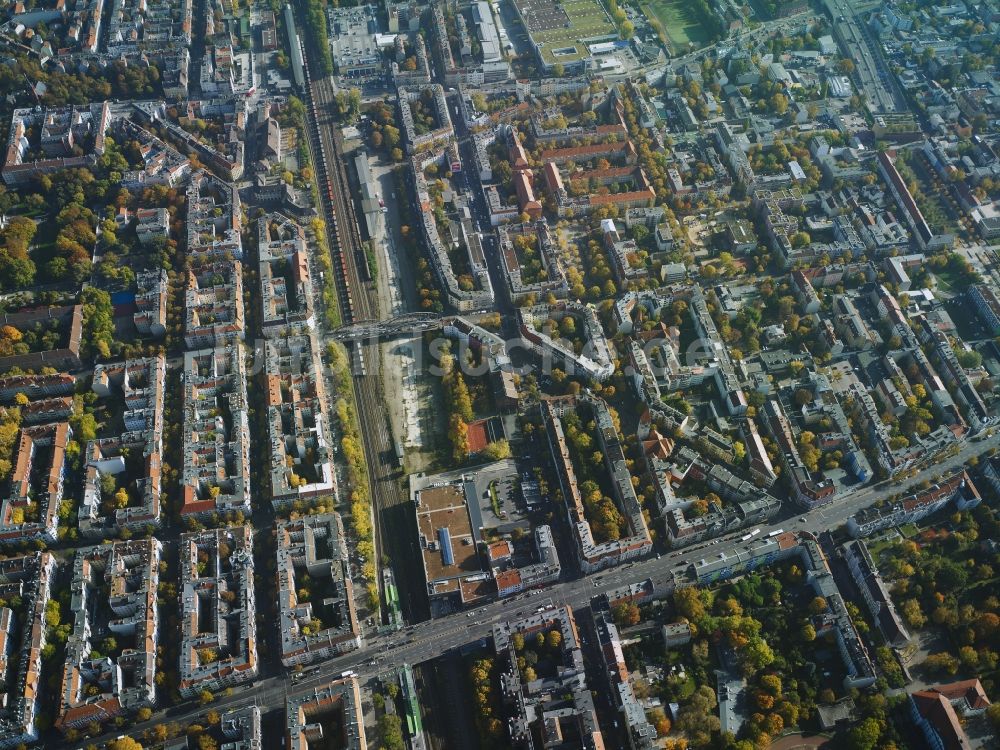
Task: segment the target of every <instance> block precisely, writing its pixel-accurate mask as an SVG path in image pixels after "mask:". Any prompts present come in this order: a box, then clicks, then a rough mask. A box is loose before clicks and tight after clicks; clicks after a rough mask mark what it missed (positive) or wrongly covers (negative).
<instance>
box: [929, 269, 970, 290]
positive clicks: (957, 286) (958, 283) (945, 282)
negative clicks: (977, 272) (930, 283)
mask: <svg viewBox="0 0 1000 750" xmlns="http://www.w3.org/2000/svg"><path fill="white" fill-rule="evenodd" d="M931 273H932V274H933V276H934V278H935V279H936V280H937V283H938V286H939V287H940V288H941V289H943V290H944V291H946V292H951V293H952V294H960V293H961V292H964V291H965V288H964V285H963V283H962V280H961V278H960V277H959V275H958V274H957V273H955V272H954V271H951V270H950V269H947V268H942V269H940V270H938V269H935V270H934V271H932V272H931Z"/></svg>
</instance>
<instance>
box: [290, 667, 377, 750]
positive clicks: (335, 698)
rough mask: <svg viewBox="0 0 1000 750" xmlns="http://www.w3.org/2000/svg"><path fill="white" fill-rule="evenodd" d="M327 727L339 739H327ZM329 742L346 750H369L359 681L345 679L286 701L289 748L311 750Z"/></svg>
mask: <svg viewBox="0 0 1000 750" xmlns="http://www.w3.org/2000/svg"><path fill="white" fill-rule="evenodd" d="M324 727H328V728H336V729H337V733H338V734H339V736H335V737H324V735H323V730H324ZM320 740H326V741H327V742H329V743H331V744H332V745H333V746H335V747H337V748H342V749H343V750H365V748H367V747H368V742H367V740H366V738H365V717H364V710H363V706H362V704H361V687H360V685H359V684H358V679H357V678H356V677H342V678H340V679H338V680H333V681H332V682H328V683H326V684H323V685H320V686H318V687H315V688H311V689H309V690H307V691H302V692H300V693H292V694H289V695H288V697H287V698H285V747H286V748H287V750H309V748H310V747H315V746H316V744H317V742H319V741H320Z"/></svg>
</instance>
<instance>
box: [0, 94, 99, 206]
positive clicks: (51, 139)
mask: <svg viewBox="0 0 1000 750" xmlns="http://www.w3.org/2000/svg"><path fill="white" fill-rule="evenodd" d="M110 119H111V106H110V102H99V103H96V104H87V105H82V106H76V105H73V106H69V107H50V108H40V107H36V108H30V109H28V108H26V109H15V110H14V113H13V115H12V116H11V124H10V137H9V139H8V140H7V149H6V155H5V158H4V163H3V170H2V171H3V180H4V182H5V183H6V184H7V185H8V186H17V185H25V184H27V183H29V182H31V181H32V180H34V179H36V178H37V177H40V176H42V175H45V174H51V173H52V172H57V171H59V170H62V169H73V168H77V167H90V166H93V165H94V164H95V163H96V162H97V159H98V158H100V156H101V155H102V154H103V153H104V146H105V134H106V133H107V131H108V126H109V123H110ZM33 138H37V139H38V140H37V141H36V142H32V139H33ZM78 145H79V146H83V145H89V149H88V151H87V152H86V153H83V154H81V155H77V153H76V147H77V146H78ZM33 154H37V158H30V157H31V156H32V155H33ZM26 158H28V159H29V160H27V161H26V160H25V159H26Z"/></svg>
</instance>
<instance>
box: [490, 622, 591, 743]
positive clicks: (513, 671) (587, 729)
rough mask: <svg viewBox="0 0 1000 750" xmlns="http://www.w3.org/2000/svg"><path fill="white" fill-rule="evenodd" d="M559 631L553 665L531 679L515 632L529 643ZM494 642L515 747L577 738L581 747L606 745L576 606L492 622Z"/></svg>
mask: <svg viewBox="0 0 1000 750" xmlns="http://www.w3.org/2000/svg"><path fill="white" fill-rule="evenodd" d="M552 631H555V632H557V633H559V653H558V655H557V656H556V657H555V660H556V661H557V663H556V664H555V665H553V666H554V669H552V670H551V671H549V673H548V674H544V675H543V676H542V677H536V679H534V680H533V681H529V680H528V679H527V677H526V675H525V670H523V669H521V667H520V666H519V664H520V663H521V662H520V660H519V659H518V653H517V651H516V649H515V647H514V641H515V636H518V637H520V638H524V640H525V641H526V642H528V641H529V639H533V638H534V637H535V635H536V634H538V633H541V634H543V635H544V634H546V633H549V632H552ZM493 646H494V649H495V652H496V655H497V660H498V661H499V662H500V663H501V664H502V665H503V666H502V669H501V671H502V675H501V679H500V694H501V700H502V702H503V711H504V714H505V718H506V720H507V721H506V724H507V729H508V732H509V733H510V738H511V747H512V748H515V749H517V750H527V749H529V748H534V747H538V746H539V744H538V743H539V742H540V743H541V747H557V746H558V745H560V744H562V742H563V740H564V738H565V737H575V738H577V741H578V743H579V744H577V745H575V747H579V748H581V750H603V748H604V735H603V734H602V732H601V727H600V725H599V724H598V721H597V710H596V708H595V706H594V698H593V694H592V692H591V689H590V686H589V684H588V682H587V674H586V670H585V668H584V662H583V653H582V652H581V651H580V636H579V632H578V630H577V626H576V619H575V617H574V615H573V610H572V609H571V608H570V607H568V606H564V607H559V608H549V609H544V610H542V611H541V612H535V613H534V614H531V615H528V616H527V617H525V618H523V619H520V620H512V621H509V622H504V623H499V624H497V625H494V626H493Z"/></svg>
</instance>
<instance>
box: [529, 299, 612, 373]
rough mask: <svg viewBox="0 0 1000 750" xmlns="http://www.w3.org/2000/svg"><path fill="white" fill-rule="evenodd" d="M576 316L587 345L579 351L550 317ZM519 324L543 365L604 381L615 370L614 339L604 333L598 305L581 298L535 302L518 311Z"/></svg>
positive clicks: (556, 320)
mask: <svg viewBox="0 0 1000 750" xmlns="http://www.w3.org/2000/svg"><path fill="white" fill-rule="evenodd" d="M567 317H569V318H572V319H573V321H574V327H575V328H576V329H577V330H578V331H579V333H580V335H581V337H582V339H583V342H584V343H583V346H582V347H581V349H580V351H579V353H578V352H577V351H576V349H575V348H574V346H573V344H572V342H570V341H567V340H565V339H563V338H559V337H558V333H557V331H556V329H555V328H554V327H551V326H550V325H549V321H553V322H555V323H557V324H560V323H562V321H563V320H564V319H565V318H567ZM517 320H518V328H519V330H520V332H521V336H522V337H523V338H524V340H525V341H526V342H527V343H528V346H529V348H530V349H531V350H532V351H533V352H534V353H535V354H536V355H537V356H539V357H541V358H542V360H543V362H544V363H545V364H544V365H543V369H545V368H548V369H546V371H551V366H552V365H555V366H558V367H563V368H565V370H566V372H567V373H568V374H571V375H580V376H582V377H587V378H592V379H593V380H597V381H599V382H603V381H605V380H607V379H608V378H610V377H611V376H612V374H614V369H615V365H614V359H613V357H612V349H611V343H610V342H609V341H608V339H607V337H606V336H605V335H604V329H603V327H602V326H601V321H600V320H599V319H598V318H597V313H596V311H595V310H594V308H592V307H590V306H589V305H584V304H581V303H579V302H571V301H563V302H559V303H557V304H555V305H547V304H546V305H534V306H532V307H522V308H519V309H518V311H517Z"/></svg>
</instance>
